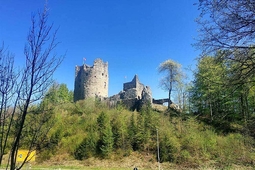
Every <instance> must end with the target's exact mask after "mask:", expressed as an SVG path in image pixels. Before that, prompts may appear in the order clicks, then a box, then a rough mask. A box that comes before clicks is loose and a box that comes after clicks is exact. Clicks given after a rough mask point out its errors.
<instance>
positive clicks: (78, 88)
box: [74, 59, 109, 102]
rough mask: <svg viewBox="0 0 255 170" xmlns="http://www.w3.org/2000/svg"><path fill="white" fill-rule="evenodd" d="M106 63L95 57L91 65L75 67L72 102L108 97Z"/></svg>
mask: <svg viewBox="0 0 255 170" xmlns="http://www.w3.org/2000/svg"><path fill="white" fill-rule="evenodd" d="M108 82H109V76H108V63H107V62H106V63H104V62H103V61H102V60H101V59H96V60H95V61H94V64H93V66H89V65H86V64H83V65H82V66H76V67H75V82H74V102H76V101H78V100H84V99H88V98H95V97H99V98H101V97H102V98H104V97H108Z"/></svg>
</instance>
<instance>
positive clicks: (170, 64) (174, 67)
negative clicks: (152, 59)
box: [158, 59, 183, 107]
mask: <svg viewBox="0 0 255 170" xmlns="http://www.w3.org/2000/svg"><path fill="white" fill-rule="evenodd" d="M158 72H159V73H165V75H164V77H163V78H162V79H161V82H160V86H161V87H162V88H163V89H164V90H166V91H168V99H169V102H168V107H170V104H171V102H172V101H171V94H172V90H173V89H174V87H175V86H177V85H178V83H180V82H181V79H182V75H183V74H182V71H181V65H180V64H179V63H177V62H175V61H173V60H170V59H169V60H166V61H164V62H162V63H160V65H159V67H158Z"/></svg>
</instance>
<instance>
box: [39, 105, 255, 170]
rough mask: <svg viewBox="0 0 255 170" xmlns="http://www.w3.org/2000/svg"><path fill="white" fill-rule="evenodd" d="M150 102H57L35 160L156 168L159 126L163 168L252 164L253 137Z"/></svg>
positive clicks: (75, 165)
mask: <svg viewBox="0 0 255 170" xmlns="http://www.w3.org/2000/svg"><path fill="white" fill-rule="evenodd" d="M170 115H173V114H169V112H167V111H165V112H157V111H154V110H153V109H151V107H150V106H147V107H144V108H143V109H142V111H141V112H136V111H135V112H131V111H129V110H126V109H125V108H124V107H122V106H118V107H116V108H111V109H110V108H108V107H107V106H106V105H105V104H103V103H100V102H94V101H92V100H86V101H80V102H77V103H75V104H74V103H66V104H62V105H58V106H56V107H55V109H54V122H55V123H54V126H53V128H52V129H51V130H50V132H49V134H48V139H47V140H46V141H47V142H46V143H45V144H44V146H46V147H40V149H39V150H38V152H37V153H38V155H37V161H36V164H37V165H51V166H59V167H61V166H62V165H73V166H74V167H76V168H79V167H83V166H92V167H105V168H107V167H108V168H110V167H115V168H123V169H125V168H127V169H130V168H132V167H134V166H138V167H140V169H156V168H157V167H158V164H157V130H158V135H159V147H160V161H161V166H162V167H164V169H171V168H173V169H175V168H176V167H182V168H185V167H186V168H200V169H201V168H205V169H206V167H214V168H225V167H235V166H241V167H252V166H253V165H254V160H255V153H254V139H253V138H251V137H249V136H244V135H242V134H241V133H221V132H219V131H216V130H215V129H214V128H213V127H212V126H209V125H206V124H205V123H203V122H202V121H198V120H197V119H196V118H195V117H193V116H191V115H185V116H184V115H182V116H178V115H177V116H175V117H170Z"/></svg>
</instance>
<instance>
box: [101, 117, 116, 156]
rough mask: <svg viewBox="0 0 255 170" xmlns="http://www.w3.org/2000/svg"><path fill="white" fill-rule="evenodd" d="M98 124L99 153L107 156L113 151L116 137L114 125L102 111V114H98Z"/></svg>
mask: <svg viewBox="0 0 255 170" xmlns="http://www.w3.org/2000/svg"><path fill="white" fill-rule="evenodd" d="M97 124H98V131H99V140H98V143H97V149H98V151H99V154H101V155H102V156H103V157H104V158H106V157H108V156H109V155H110V154H111V153H112V151H113V144H114V143H113V142H114V138H113V133H112V127H111V125H110V120H109V118H108V116H107V115H106V114H105V113H104V112H101V114H100V115H99V116H98V118H97Z"/></svg>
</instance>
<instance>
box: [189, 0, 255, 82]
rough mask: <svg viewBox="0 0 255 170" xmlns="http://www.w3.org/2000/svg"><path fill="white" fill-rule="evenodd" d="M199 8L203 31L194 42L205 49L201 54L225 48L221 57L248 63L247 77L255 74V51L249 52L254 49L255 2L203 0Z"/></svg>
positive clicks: (209, 53)
mask: <svg viewBox="0 0 255 170" xmlns="http://www.w3.org/2000/svg"><path fill="white" fill-rule="evenodd" d="M198 9H199V10H200V11H201V14H200V16H199V18H198V19H197V23H198V25H199V26H200V29H199V33H200V34H199V36H198V37H199V38H198V39H197V43H195V44H194V45H195V46H196V47H198V48H199V49H201V50H202V56H205V55H212V54H215V53H216V52H218V51H225V53H222V56H221V58H224V59H227V60H232V61H235V62H238V63H241V64H242V65H243V66H245V67H243V68H242V70H243V69H245V70H247V71H246V74H245V76H246V77H253V76H254V69H255V65H254V61H255V58H254V57H255V56H254V54H255V53H254V52H252V53H250V52H251V51H252V50H254V49H255V46H254V44H255V29H254V28H255V2H254V1H244V0H243V1H240V0H231V1H230V0H224V1H222V0H200V1H199V3H198ZM236 52H238V53H239V55H238V57H237V55H235V53H236ZM240 69H241V68H240ZM237 80H238V79H237ZM241 83H242V82H241Z"/></svg>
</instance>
